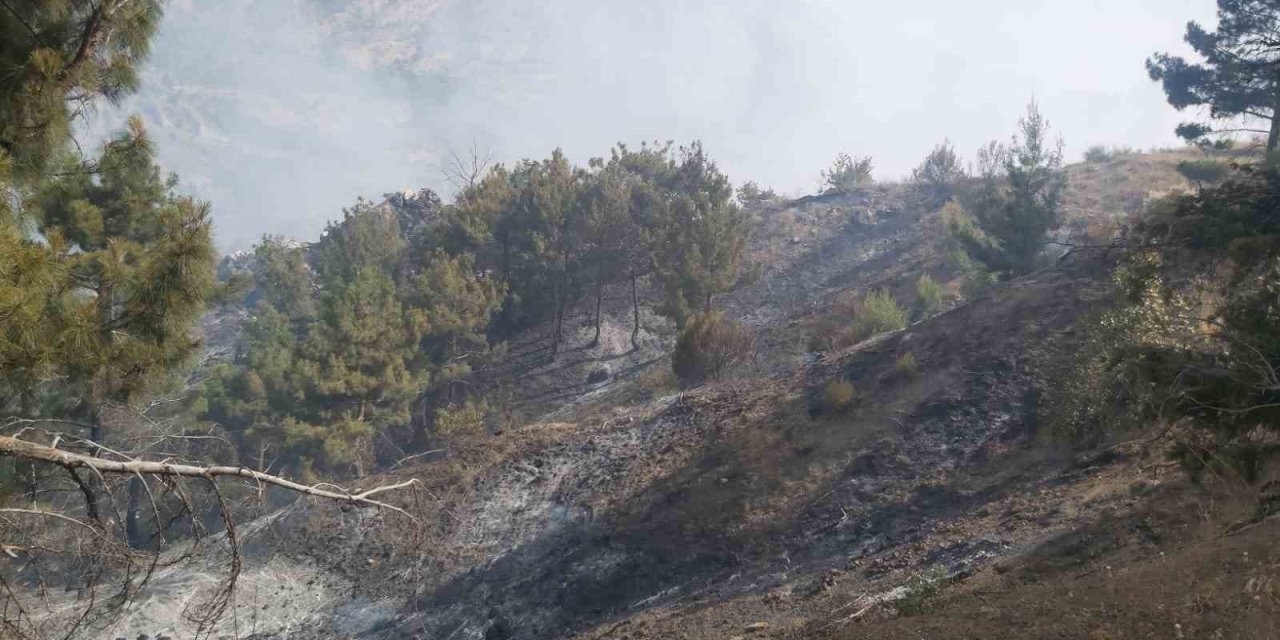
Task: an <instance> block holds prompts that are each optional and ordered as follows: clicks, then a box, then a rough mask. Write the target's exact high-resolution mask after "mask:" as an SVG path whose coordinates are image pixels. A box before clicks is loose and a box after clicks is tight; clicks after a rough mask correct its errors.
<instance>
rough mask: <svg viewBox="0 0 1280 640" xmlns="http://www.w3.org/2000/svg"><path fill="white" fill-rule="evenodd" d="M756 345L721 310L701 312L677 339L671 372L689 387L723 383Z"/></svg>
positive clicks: (672, 355) (690, 321)
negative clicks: (706, 382) (717, 381)
mask: <svg viewBox="0 0 1280 640" xmlns="http://www.w3.org/2000/svg"><path fill="white" fill-rule="evenodd" d="M753 346H754V345H753V344H752V339H751V335H750V334H749V333H748V332H747V330H746V329H744V328H742V326H740V325H739V324H738V323H736V322H734V321H732V320H730V319H728V318H725V317H724V315H723V314H721V313H720V312H719V311H709V312H706V313H700V314H698V315H696V316H694V317H692V318H690V319H689V322H688V323H686V324H685V327H684V330H682V331H681V332H680V336H679V337H678V338H677V339H676V348H675V351H674V352H673V353H672V354H671V369H672V371H674V372H675V374H676V377H678V378H679V379H680V382H681V383H682V384H684V385H686V386H693V385H698V384H701V383H702V382H705V381H707V380H721V379H723V378H724V377H725V376H726V375H728V374H729V373H730V372H731V371H732V370H733V368H734V367H736V366H737V365H739V364H741V363H743V362H744V361H746V360H747V359H748V358H749V357H750V354H751V352H752V350H753Z"/></svg>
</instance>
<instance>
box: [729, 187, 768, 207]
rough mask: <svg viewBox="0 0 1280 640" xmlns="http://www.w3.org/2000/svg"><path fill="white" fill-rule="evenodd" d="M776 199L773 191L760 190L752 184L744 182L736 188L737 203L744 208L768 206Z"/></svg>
mask: <svg viewBox="0 0 1280 640" xmlns="http://www.w3.org/2000/svg"><path fill="white" fill-rule="evenodd" d="M777 199H778V194H776V193H774V192H773V189H761V188H760V185H758V184H756V183H754V182H746V183H744V184H743V185H742V186H741V187H738V203H739V204H741V205H742V206H744V207H755V206H759V205H762V204H768V203H770V202H773V201H774V200H777Z"/></svg>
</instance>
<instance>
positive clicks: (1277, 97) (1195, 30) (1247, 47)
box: [1147, 0, 1280, 151]
mask: <svg viewBox="0 0 1280 640" xmlns="http://www.w3.org/2000/svg"><path fill="white" fill-rule="evenodd" d="M1185 40H1186V41H1187V44H1189V45H1191V48H1192V49H1194V50H1195V52H1196V53H1197V54H1198V55H1199V56H1200V58H1201V61H1199V62H1195V61H1188V60H1187V59H1185V58H1183V57H1181V56H1176V55H1172V54H1168V53H1158V54H1156V55H1154V56H1152V57H1151V58H1149V59H1148V60H1147V72H1148V74H1149V75H1150V76H1151V79H1152V80H1155V81H1158V82H1160V83H1161V85H1162V86H1163V87H1164V91H1165V95H1166V96H1168V99H1169V104H1171V105H1173V106H1174V107H1175V108H1177V109H1179V110H1183V109H1187V108H1189V107H1204V108H1206V109H1207V111H1208V112H1207V118H1208V120H1207V122H1187V123H1183V124H1182V125H1181V126H1179V127H1178V134H1179V135H1180V136H1182V137H1183V138H1186V139H1187V140H1191V141H1195V140H1199V139H1202V138H1205V137H1206V136H1210V135H1214V134H1230V133H1236V132H1246V133H1260V134H1266V136H1267V151H1275V150H1276V147H1277V144H1280V6H1277V5H1276V3H1275V2H1273V1H1271V0H1218V29H1217V30H1216V31H1209V30H1207V29H1205V28H1204V27H1203V26H1201V25H1200V24H1198V23H1196V22H1190V23H1188V24H1187V32H1186V36H1185ZM1251 121H1252V122H1257V121H1261V122H1263V123H1264V125H1263V126H1264V127H1265V128H1254V127H1253V126H1251V125H1250V122H1251ZM1213 123H1230V124H1227V126H1226V127H1225V128H1215V125H1214V124H1213Z"/></svg>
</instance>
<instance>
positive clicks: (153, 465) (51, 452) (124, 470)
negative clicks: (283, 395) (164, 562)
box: [0, 436, 418, 522]
mask: <svg viewBox="0 0 1280 640" xmlns="http://www.w3.org/2000/svg"><path fill="white" fill-rule="evenodd" d="M0 456H13V457H16V458H22V459H24V460H31V461H35V462H45V463H48V464H55V465H58V466H61V467H64V468H67V469H78V468H85V469H90V470H92V471H94V472H96V473H113V474H127V475H138V474H145V475H153V476H160V477H186V478H207V479H213V478H218V477H224V476H225V477H233V478H246V479H249V480H254V481H256V482H259V483H262V484H269V485H273V486H277V487H281V488H283V489H288V490H290V491H294V492H297V493H301V494H303V495H309V496H316V497H319V498H326V499H329V500H335V501H338V502H345V503H348V504H363V505H368V506H374V507H379V508H382V509H389V510H391V511H395V512H397V513H399V514H401V515H403V516H405V517H407V518H409V519H410V520H413V521H415V522H417V519H416V518H414V517H413V516H412V515H410V514H409V513H408V512H407V511H405V510H404V509H401V508H400V507H397V506H394V505H391V504H387V503H385V502H381V501H378V500H373V499H371V497H370V496H374V495H377V494H380V493H385V492H387V491H394V490H397V489H405V488H408V487H411V486H414V485H416V484H418V481H417V480H416V479H411V480H406V481H404V482H399V483H396V484H391V485H385V486H380V487H375V488H373V489H369V490H366V491H364V492H360V493H351V492H349V491H345V490H343V489H341V488H337V487H335V490H332V491H331V490H327V489H320V488H318V487H317V486H314V485H305V484H301V483H297V482H293V481H292V480H286V479H285V478H281V477H279V476H274V475H270V474H266V473H262V472H260V471H254V470H252V469H246V468H244V467H228V466H209V467H201V466H196V465H189V464H170V463H167V462H152V461H147V460H128V461H119V460H106V459H102V458H93V457H90V456H86V455H82V454H78V453H72V452H69V451H62V450H59V449H54V448H52V447H47V446H44V445H41V444H36V443H34V442H28V441H26V440H19V439H17V438H13V437H10V436H0Z"/></svg>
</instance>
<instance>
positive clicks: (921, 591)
mask: <svg viewBox="0 0 1280 640" xmlns="http://www.w3.org/2000/svg"><path fill="white" fill-rule="evenodd" d="M946 581H947V570H946V569H945V568H943V567H941V566H934V567H932V568H930V569H929V570H927V571H922V572H920V573H916V574H915V575H913V576H911V579H910V580H908V581H907V584H906V590H905V592H904V593H903V594H902V597H901V598H898V599H897V600H895V601H894V603H893V606H894V608H895V609H897V610H898V615H901V616H915V615H920V614H922V613H926V612H928V611H929V610H930V609H932V608H933V604H934V602H935V601H936V600H937V599H938V596H939V595H941V594H942V587H943V585H944V584H946Z"/></svg>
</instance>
